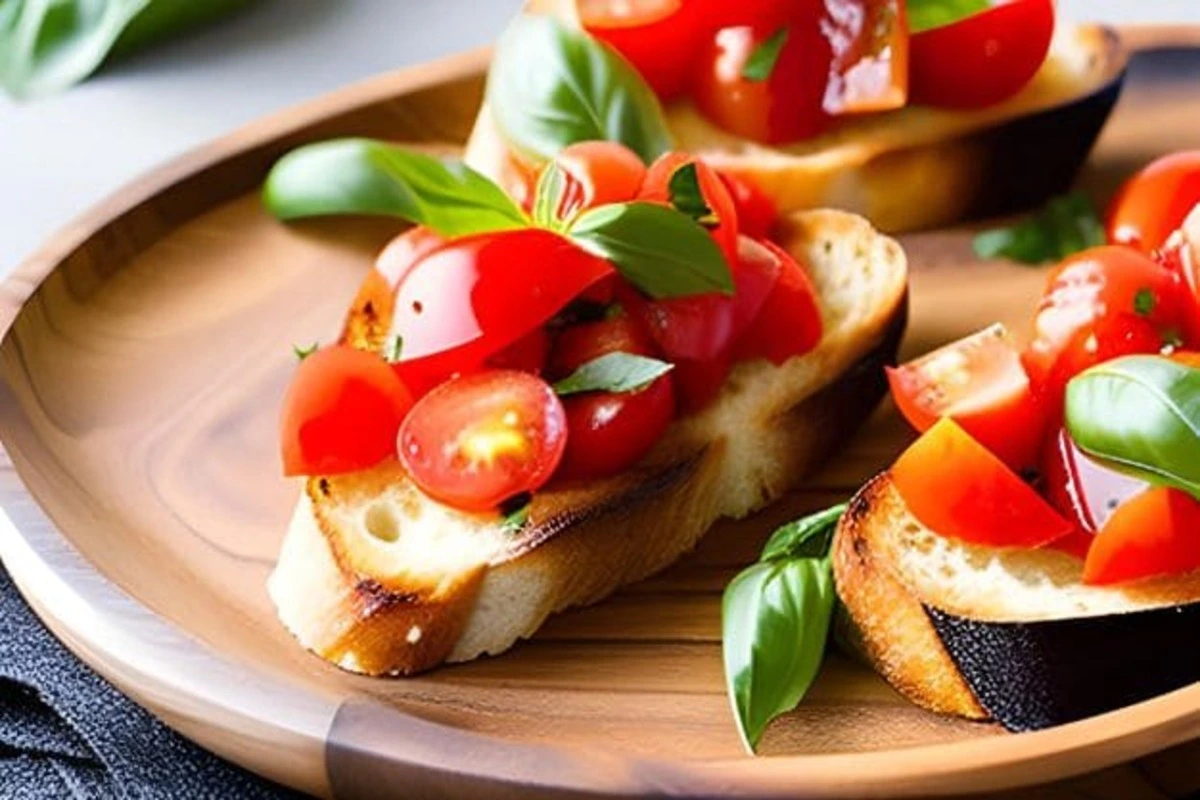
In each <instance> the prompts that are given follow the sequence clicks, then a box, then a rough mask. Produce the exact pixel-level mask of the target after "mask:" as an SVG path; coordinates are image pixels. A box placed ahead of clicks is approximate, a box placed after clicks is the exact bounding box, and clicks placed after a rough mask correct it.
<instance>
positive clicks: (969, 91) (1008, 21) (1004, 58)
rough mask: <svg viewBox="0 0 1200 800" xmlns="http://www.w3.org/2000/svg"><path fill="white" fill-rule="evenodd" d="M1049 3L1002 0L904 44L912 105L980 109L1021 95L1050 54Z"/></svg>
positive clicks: (1051, 22)
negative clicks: (906, 49)
mask: <svg viewBox="0 0 1200 800" xmlns="http://www.w3.org/2000/svg"><path fill="white" fill-rule="evenodd" d="M1053 35H1054V2H1053V0H1005V1H1004V2H999V3H994V4H993V5H992V7H991V8H989V9H987V10H986V11H981V12H979V13H978V14H972V15H971V16H969V17H966V18H964V19H961V20H959V21H957V22H952V23H950V24H949V25H943V26H941V27H938V28H930V29H929V30H925V31H921V32H920V33H914V34H913V35H912V38H911V39H910V42H909V64H910V72H909V75H910V78H909V79H910V87H909V88H910V93H911V97H912V100H913V102H915V103H923V104H926V105H932V106H942V107H945V108H982V107H984V106H990V105H993V104H995V103H999V102H1001V101H1002V100H1006V99H1008V98H1009V97H1012V96H1013V95H1014V94H1016V93H1017V92H1019V91H1021V89H1023V88H1024V87H1025V85H1026V84H1028V83H1029V81H1030V80H1032V79H1033V76H1034V75H1036V74H1037V71H1038V70H1039V69H1040V68H1041V66H1042V62H1044V61H1045V60H1046V54H1047V53H1048V52H1049V51H1050V39H1051V38H1052V37H1053Z"/></svg>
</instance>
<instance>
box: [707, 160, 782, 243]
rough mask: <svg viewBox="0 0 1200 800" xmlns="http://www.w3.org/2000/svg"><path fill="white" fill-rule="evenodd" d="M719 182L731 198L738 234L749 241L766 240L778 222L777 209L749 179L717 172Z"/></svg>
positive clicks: (730, 173)
mask: <svg viewBox="0 0 1200 800" xmlns="http://www.w3.org/2000/svg"><path fill="white" fill-rule="evenodd" d="M717 174H718V175H720V176H721V182H722V183H724V184H725V188H726V189H728V190H729V195H730V197H732V198H733V206H734V209H735V211H736V213H737V219H738V232H739V233H740V234H741V235H742V236H749V237H750V238H751V239H766V238H768V237H769V236H770V235H771V232H772V231H773V230H774V229H775V223H776V222H778V221H779V209H777V208H776V207H775V203H774V202H773V201H772V200H771V198H770V197H768V196H767V194H766V192H764V191H763V190H762V189H759V188H758V186H756V185H755V184H754V182H753V181H751V180H750V179H749V178H744V177H741V176H739V175H736V174H734V173H732V172H718V173H717Z"/></svg>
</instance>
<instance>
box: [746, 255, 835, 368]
mask: <svg viewBox="0 0 1200 800" xmlns="http://www.w3.org/2000/svg"><path fill="white" fill-rule="evenodd" d="M759 244H760V245H761V246H762V247H764V248H765V249H766V250H767V252H768V253H770V254H771V255H772V256H773V257H774V258H775V259H776V260H777V261H778V263H779V277H778V279H777V280H776V281H775V284H774V286H773V287H772V289H771V292H770V294H768V295H767V297H766V299H765V300H764V301H763V303H762V305H761V307H760V308H759V310H758V312H757V314H755V315H754V317H753V319H752V320H751V321H750V323H749V325H747V327H746V329H745V330H744V331H743V332H742V334H741V336H740V337H739V338H738V340H737V341H736V342H735V343H734V352H733V356H734V358H735V359H737V360H746V359H752V358H765V359H767V360H768V361H770V362H771V363H772V364H775V365H776V366H779V365H781V364H783V363H784V362H786V361H787V360H788V359H790V358H793V357H794V356H800V355H804V354H805V353H807V352H809V351H810V350H812V349H813V348H814V347H816V346H817V344H818V343H819V342H820V341H821V334H822V322H821V309H820V307H819V306H818V305H817V292H816V289H814V288H813V285H812V281H811V280H809V277H808V273H807V272H805V271H804V267H803V266H801V265H800V263H799V262H798V261H797V260H796V259H795V258H793V257H792V255H791V254H790V253H788V252H787V251H786V250H784V249H783V248H781V247H780V246H779V245H777V244H775V243H774V242H771V241H765V240H764V241H762V242H760V243H759Z"/></svg>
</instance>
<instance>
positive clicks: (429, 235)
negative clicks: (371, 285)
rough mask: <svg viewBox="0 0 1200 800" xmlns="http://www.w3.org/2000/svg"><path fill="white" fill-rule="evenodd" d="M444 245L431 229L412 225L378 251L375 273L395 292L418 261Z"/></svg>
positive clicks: (442, 238) (443, 240) (438, 235)
mask: <svg viewBox="0 0 1200 800" xmlns="http://www.w3.org/2000/svg"><path fill="white" fill-rule="evenodd" d="M445 244H446V239H445V238H444V237H443V236H441V235H440V234H438V233H436V232H435V231H433V230H432V229H430V228H426V227H425V226H424V225H414V226H413V227H411V228H409V229H408V230H406V231H405V232H404V233H402V234H400V235H399V236H397V237H396V238H395V239H392V240H391V241H390V242H388V243H387V246H386V247H384V248H383V250H381V251H379V255H378V256H377V257H376V259H375V271H376V272H378V273H379V274H380V275H382V276H383V277H384V279H385V280H386V281H387V284H388V286H389V287H391V289H392V290H395V288H396V287H397V286H399V285H400V281H402V280H404V277H405V276H406V275H408V272H409V270H411V269H412V268H413V266H414V265H415V264H416V263H417V262H418V261H420V260H421V259H422V258H424V257H425V256H427V255H429V254H430V253H432V252H433V251H434V250H437V249H438V248H439V247H442V246H444V245H445Z"/></svg>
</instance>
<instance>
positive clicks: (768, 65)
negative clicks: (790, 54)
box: [742, 27, 788, 81]
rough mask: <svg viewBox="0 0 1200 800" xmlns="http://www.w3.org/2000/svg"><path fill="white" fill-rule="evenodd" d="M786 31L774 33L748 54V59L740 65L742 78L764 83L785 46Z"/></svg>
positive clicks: (773, 69) (782, 29)
mask: <svg viewBox="0 0 1200 800" xmlns="http://www.w3.org/2000/svg"><path fill="white" fill-rule="evenodd" d="M787 40H788V29H787V28H786V27H784V28H780V29H779V30H777V31H775V32H774V33H773V34H771V36H770V37H769V38H768V39H767V40H766V41H764V42H763V43H762V44H760V45H758V47H755V48H754V50H752V51H751V52H750V57H749V58H747V59H746V63H745V64H743V65H742V77H743V78H745V79H746V80H748V81H765V80H767V79H768V78H770V77H771V73H772V72H774V71H775V64H776V62H778V61H779V54H780V53H782V52H783V46H784V45H785V44H787Z"/></svg>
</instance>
